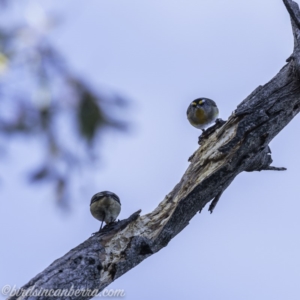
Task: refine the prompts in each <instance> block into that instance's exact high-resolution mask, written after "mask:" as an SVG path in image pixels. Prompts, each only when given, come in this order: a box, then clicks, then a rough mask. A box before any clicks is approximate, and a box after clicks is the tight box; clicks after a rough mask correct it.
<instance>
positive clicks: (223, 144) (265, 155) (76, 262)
mask: <svg viewBox="0 0 300 300" xmlns="http://www.w3.org/2000/svg"><path fill="white" fill-rule="evenodd" d="M283 2H284V4H285V6H286V8H287V10H288V12H289V14H290V16H291V23H292V29H293V34H294V41H295V42H294V51H293V54H292V55H291V56H290V57H289V58H288V60H287V64H286V65H285V66H283V68H282V69H281V70H280V71H279V73H278V74H277V75H276V76H275V77H274V78H273V79H271V80H270V81H269V82H268V83H267V84H265V85H264V86H259V87H258V88H257V89H256V90H255V91H254V92H253V93H251V94H250V95H249V96H248V97H247V98H246V99H245V100H244V101H242V102H241V103H240V104H239V105H238V107H237V109H236V110H235V111H234V113H233V114H232V115H231V116H230V117H229V119H228V120H227V122H226V123H225V124H224V125H223V126H222V127H221V128H219V129H216V130H215V132H213V133H211V134H210V135H209V137H208V138H206V139H204V140H202V141H201V146H200V147H199V149H198V150H197V151H196V152H195V153H194V154H193V156H192V157H191V160H190V162H191V163H190V165H189V167H188V169H187V170H186V172H185V174H184V175H183V177H182V179H181V180H180V182H179V183H178V184H177V185H176V186H175V187H174V189H173V190H172V191H171V192H170V193H169V194H168V195H167V196H166V197H165V199H164V200H163V201H162V202H161V203H160V204H159V205H158V206H157V208H156V209H155V210H154V211H153V212H151V213H149V214H146V215H143V216H140V215H139V214H140V211H138V212H136V213H134V214H133V215H132V216H130V217H129V218H128V219H126V220H122V221H120V222H119V223H116V224H113V225H111V226H108V227H107V228H106V229H105V230H103V231H101V232H100V233H97V234H95V235H94V236H92V237H90V238H89V239H88V240H86V241H85V242H83V243H82V244H80V245H79V246H77V247H76V248H74V249H72V250H71V251H70V252H69V253H67V254H66V255H64V256H63V257H61V258H59V259H57V260H56V261H54V262H53V263H52V264H51V265H50V266H49V267H48V268H46V269H45V270H44V271H43V272H41V273H40V274H38V275H37V276H36V277H34V278H33V279H32V280H30V281H29V282H28V283H27V284H26V285H24V286H23V289H24V290H25V291H26V290H29V289H30V288H33V289H34V290H39V289H40V288H43V289H54V290H57V289H70V288H72V289H74V290H76V289H81V290H86V289H90V290H97V291H98V292H100V291H102V290H103V289H104V288H105V287H107V286H108V285H109V284H110V283H111V282H113V281H114V280H116V279H117V278H119V277H120V276H122V275H123V274H124V273H126V272H127V271H129V270H130V269H132V268H134V267H135V266H136V265H137V264H139V263H140V262H142V261H143V260H144V259H146V258H148V257H149V256H151V255H153V254H155V253H156V252H158V251H159V250H161V249H162V248H163V247H166V246H167V245H168V243H169V241H170V240H171V239H172V238H174V237H175V236H176V235H177V234H178V233H179V232H181V231H182V230H183V229H184V228H185V227H186V226H187V225H188V224H189V221H190V220H191V218H192V217H193V216H194V215H195V214H196V213H197V212H199V211H201V210H202V208H203V207H204V206H205V205H206V204H207V203H209V202H210V201H211V200H213V202H212V204H211V205H210V208H209V210H210V211H211V212H212V211H213V209H214V208H215V205H216V204H217V202H218V200H219V199H220V197H221V195H222V193H223V192H224V190H225V189H226V188H227V187H228V186H229V185H230V183H231V182H232V181H233V180H234V178H235V177H236V176H237V175H238V174H239V173H241V172H243V171H247V172H253V171H262V170H283V169H284V168H276V167H273V166H271V163H272V158H271V154H270V148H269V146H268V145H269V143H270V141H271V140H272V139H273V138H274V137H275V136H276V135H277V134H278V133H279V132H280V130H282V129H283V128H284V127H285V126H286V125H287V124H288V123H289V122H290V121H291V120H292V119H293V118H294V117H295V116H296V114H297V113H298V112H299V111H300V84H299V83H300V82H299V74H300V68H299V66H300V46H299V45H300V11H299V7H298V4H296V3H295V2H293V1H291V0H283ZM90 298H92V296H85V295H81V296H78V297H75V296H72V297H56V299H90ZM9 299H10V300H14V299H52V298H51V297H33V296H32V297H28V296H25V297H19V298H18V297H17V296H13V297H10V298H9Z"/></svg>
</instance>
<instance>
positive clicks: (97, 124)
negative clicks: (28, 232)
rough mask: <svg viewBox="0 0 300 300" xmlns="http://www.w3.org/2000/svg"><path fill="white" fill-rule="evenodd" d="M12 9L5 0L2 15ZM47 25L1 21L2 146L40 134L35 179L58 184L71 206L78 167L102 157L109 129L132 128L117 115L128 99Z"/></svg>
mask: <svg viewBox="0 0 300 300" xmlns="http://www.w3.org/2000/svg"><path fill="white" fill-rule="evenodd" d="M11 1H12V0H11ZM15 2H17V1H15ZM10 9H11V3H10V2H9V1H5V0H0V20H1V15H2V16H4V14H7V13H9V11H10ZM43 21H44V25H45V24H47V26H48V27H47V26H46V27H47V30H48V29H49V27H51V26H54V25H55V22H54V21H53V20H52V19H50V18H49V17H47V20H43ZM2 23H3V24H2ZM49 24H50V25H51V26H49ZM42 27H43V26H39V28H36V27H34V26H32V25H30V24H28V23H26V22H24V21H21V20H14V22H10V23H9V24H8V23H7V22H1V21H0V135H1V136H2V137H4V140H5V143H4V145H1V146H0V148H1V147H2V150H3V148H4V149H5V144H6V142H7V140H9V138H10V139H11V138H16V137H17V136H18V137H20V136H22V137H26V138H25V139H23V142H24V143H26V142H27V140H28V138H29V136H31V137H33V136H34V137H37V139H36V140H37V141H38V143H39V144H40V145H41V147H40V148H41V149H42V151H43V157H44V159H43V161H42V162H41V165H40V166H39V167H37V168H36V169H34V170H31V171H30V176H29V177H30V182H32V183H37V182H42V181H43V182H47V183H49V184H52V185H54V187H55V189H56V195H57V199H58V200H59V203H60V204H62V205H63V206H64V207H65V206H66V205H67V204H68V203H67V201H66V200H67V198H68V195H69V192H70V187H71V185H72V180H74V173H76V172H74V171H75V169H76V168H78V167H79V166H80V168H81V170H82V168H85V166H87V165H88V164H90V163H91V162H93V160H94V159H96V158H97V155H95V153H98V152H99V149H98V148H99V140H100V138H101V135H102V134H103V132H104V131H103V130H104V129H107V128H115V129H119V130H120V129H121V130H122V129H126V125H127V123H126V122H125V121H124V120H119V119H117V118H113V117H112V116H113V115H114V112H115V111H116V109H121V110H124V109H125V107H126V104H127V101H126V100H125V99H124V98H123V97H121V96H118V95H111V94H112V93H110V95H109V96H108V95H107V93H106V94H105V93H104V92H103V93H101V92H100V91H96V90H95V89H94V87H92V85H91V84H90V83H88V82H86V80H84V79H83V78H81V77H79V76H78V75H76V74H74V72H72V71H71V69H70V68H69V67H68V66H67V63H66V61H65V59H64V58H63V57H62V55H61V54H60V53H59V52H58V50H57V49H55V47H53V46H52V45H51V43H50V42H49V40H48V39H47V34H46V32H47V30H43V31H41V29H40V28H42ZM44 27H45V26H44ZM77 173H78V172H77ZM78 176H79V174H78Z"/></svg>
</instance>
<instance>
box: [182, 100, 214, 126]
mask: <svg viewBox="0 0 300 300" xmlns="http://www.w3.org/2000/svg"><path fill="white" fill-rule="evenodd" d="M186 114H187V118H188V120H189V122H190V123H191V125H193V126H194V127H196V128H198V129H201V130H202V131H205V128H206V127H207V126H209V125H210V124H212V123H213V122H214V121H215V120H216V119H217V118H218V116H219V109H218V107H217V105H216V102H215V101H213V100H211V99H208V98H204V97H201V98H197V99H195V100H194V101H192V102H191V103H190V105H189V107H188V109H187V112H186Z"/></svg>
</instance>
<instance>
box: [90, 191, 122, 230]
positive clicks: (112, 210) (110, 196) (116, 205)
mask: <svg viewBox="0 0 300 300" xmlns="http://www.w3.org/2000/svg"><path fill="white" fill-rule="evenodd" d="M90 211H91V214H92V216H93V217H94V218H96V219H97V220H99V221H101V226H100V229H99V231H100V230H101V229H102V226H103V222H105V223H106V224H110V223H112V222H114V221H115V220H116V219H117V217H118V215H119V214H120V211H121V202H120V198H119V197H118V196H117V195H116V194H115V193H112V192H109V191H103V192H99V193H96V194H95V195H94V196H93V197H92V199H91V203H90Z"/></svg>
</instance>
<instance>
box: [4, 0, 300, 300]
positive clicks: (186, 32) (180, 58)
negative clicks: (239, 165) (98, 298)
mask: <svg viewBox="0 0 300 300" xmlns="http://www.w3.org/2000/svg"><path fill="white" fill-rule="evenodd" d="M27 2H28V3H30V5H31V7H30V9H32V7H35V6H37V5H39V6H40V8H42V9H45V11H54V12H59V13H60V14H61V16H62V17H63V20H64V21H63V23H62V24H61V25H60V26H59V27H58V28H56V29H54V30H53V31H52V32H51V33H49V38H50V39H51V41H52V42H53V43H54V44H55V45H56V47H57V48H58V49H59V50H60V51H61V52H62V53H63V54H64V55H65V56H66V57H67V59H68V61H69V64H70V65H71V66H72V68H73V70H74V71H76V72H77V73H78V74H80V75H81V76H83V77H85V78H88V79H89V80H90V81H91V82H92V83H93V84H94V85H96V86H98V87H100V88H101V87H105V88H107V89H111V90H115V91H118V92H120V93H121V94H123V95H126V97H128V98H129V99H131V105H130V107H129V108H128V110H127V111H126V114H127V115H126V117H128V118H129V119H130V120H131V122H132V130H130V131H129V133H127V134H120V133H115V132H112V131H108V132H107V134H106V135H105V137H104V139H103V141H102V148H101V163H100V164H99V166H97V169H96V170H94V175H93V176H92V177H93V181H92V182H90V183H89V189H85V190H84V192H83V193H82V194H83V195H81V196H80V197H78V198H79V199H75V200H74V201H73V203H74V205H73V207H72V211H71V212H70V213H69V214H67V213H64V212H62V211H61V210H60V209H59V208H58V206H57V205H56V203H55V201H54V200H53V197H52V196H51V195H52V193H51V190H50V189H49V188H47V187H45V186H39V187H35V188H33V187H30V186H28V185H27V183H26V182H25V180H24V179H23V175H24V172H25V170H28V168H30V166H32V164H34V163H36V162H37V161H38V159H39V158H40V156H41V152H40V149H39V146H38V143H37V141H34V140H33V141H30V143H29V144H28V143H27V144H26V145H24V143H23V142H24V141H23V142H22V141H20V140H19V141H15V142H11V143H10V144H9V150H10V153H11V154H10V156H9V158H8V159H7V161H6V163H5V164H4V165H3V166H2V167H1V168H2V169H1V170H0V175H1V177H4V183H3V184H2V186H1V190H0V195H1V196H0V197H1V219H0V234H1V237H2V243H1V244H2V246H1V248H0V270H1V271H0V288H2V287H3V286H4V285H6V284H9V285H12V286H13V285H16V286H17V287H21V286H22V285H24V284H25V283H27V282H28V281H29V280H30V279H31V278H32V277H34V276H35V275H36V274H37V273H39V272H41V271H42V270H44V269H45V268H46V267H47V266H48V265H49V264H51V263H52V262H53V261H54V260H55V259H57V258H59V257H61V256H63V255H64V254H65V253H67V252H68V251H69V250H70V249H72V248H74V247H76V246H77V245H78V244H80V243H82V242H83V241H84V240H86V239H87V238H88V237H89V236H90V235H91V233H92V232H95V231H96V230H98V228H99V222H98V221H97V220H96V219H94V218H92V216H91V215H90V212H89V202H90V198H91V196H92V195H93V194H95V193H96V192H99V191H102V190H110V191H113V192H115V193H116V194H117V195H118V196H119V197H120V199H121V202H122V211H121V214H120V216H119V217H120V219H123V218H127V217H128V216H129V215H130V214H131V213H133V212H135V211H137V210H138V209H142V213H143V214H146V213H148V212H150V211H152V210H153V209H154V208H155V207H156V206H157V205H158V204H159V202H160V201H162V200H163V198H164V197H165V195H167V194H168V193H169V192H170V191H171V190H172V189H173V187H174V186H175V185H176V184H177V183H178V182H179V180H180V178H181V176H182V175H183V173H184V171H185V170H186V169H187V167H188V161H187V160H188V157H189V156H190V155H191V154H192V153H193V152H194V151H195V150H196V149H197V147H198V144H197V140H198V136H199V134H200V131H199V130H197V129H195V128H193V127H192V126H191V125H190V124H189V123H188V121H187V119H186V109H187V107H188V105H189V103H190V102H191V101H192V100H193V99H195V98H198V97H208V98H211V99H213V100H215V101H216V103H217V105H218V107H219V110H220V116H221V117H222V118H223V119H227V118H228V117H229V115H230V114H231V113H232V111H234V110H235V108H236V106H237V105H238V104H239V103H240V102H241V101H242V100H243V99H245V98H246V97H247V96H248V95H249V94H250V93H251V92H252V91H253V90H254V89H255V88H256V87H257V86H258V85H263V84H265V83H267V82H268V81H269V80H270V79H271V78H272V77H273V76H275V75H276V73H277V72H278V71H279V70H280V69H281V67H282V66H283V65H284V64H285V60H286V59H287V58H288V57H289V55H290V54H291V53H292V50H293V37H292V31H291V26H290V20H289V16H288V14H287V12H286V9H285V7H284V5H283V3H282V1H271V0H264V1H263V2H262V1H258V0H253V1H237V0H229V1H221V0H216V1H192V0H185V1H182V0H178V1H171V0H160V1H157V0H152V1H143V2H141V1H134V0H131V1H128V0H127V1H116V0H109V1H108V0H102V1H99V0H89V1H83V0H65V1H50V0H48V1H45V0H41V1H37V0H36V1H33V0H32V1H29V0H28V1H27ZM38 3H39V4H38ZM299 126H300V120H299V117H298V116H296V118H295V119H294V120H293V121H292V122H291V123H290V124H288V126H286V128H284V129H283V130H282V131H281V132H280V133H279V135H278V136H277V137H276V138H275V139H274V140H273V141H272V142H271V144H270V147H271V150H272V157H273V160H274V162H273V165H275V166H278V167H286V168H287V171H285V172H271V171H265V172H253V173H245V172H244V173H242V174H240V175H239V176H238V177H237V178H236V179H235V180H234V181H233V183H232V184H231V185H230V186H229V187H228V188H227V190H226V191H225V192H224V194H223V196H222V198H221V200H220V201H219V203H218V205H217V207H216V209H215V210H214V213H213V214H212V215H211V214H209V213H208V211H207V207H206V208H204V210H203V211H202V213H201V214H197V215H196V216H195V217H194V218H193V219H192V220H191V222H190V224H189V226H187V227H186V228H185V229H184V230H183V231H182V232H181V233H180V234H179V235H177V236H176V237H175V238H174V239H173V240H172V241H171V242H170V243H169V244H168V246H167V247H166V248H164V249H162V250H161V251H160V252H159V253H156V254H155V255H153V256H151V257H150V258H148V259H146V260H145V261H143V262H142V263H141V264H140V265H138V266H137V267H135V268H134V269H132V270H130V271H129V272H128V273H126V274H125V275H123V276H122V277H121V278H119V279H117V280H116V281H115V282H114V283H113V284H111V285H110V286H109V288H111V289H124V290H125V294H126V299H130V300H139V299H143V300H149V299H166V298H167V297H168V298H169V297H170V298H171V299H176V300H177V299H184V298H190V299H195V298H199V299H206V300H218V299H222V300H224V299H230V300H241V299H243V300H248V299H249V300H250V299H251V300H252V299H256V300H265V299H272V300H277V299H278V300H279V299H288V300H299V298H300V290H299V280H300V259H299V253H300V240H299V227H300V218H299V216H298V211H299V210H300V203H299V201H298V200H299V193H300V185H299V179H298V178H299V168H300V161H299V157H298V156H299V153H300V142H299V141H298V140H297V138H295V137H297V136H298V134H295V133H297V130H298V128H299ZM90 177H91V176H89V177H88V179H87V180H90ZM82 180H83V181H84V176H83V178H82ZM0 299H1V296H0ZM3 299H4V298H3Z"/></svg>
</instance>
